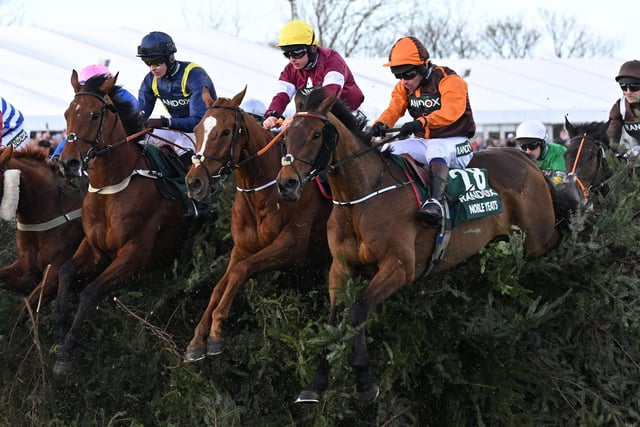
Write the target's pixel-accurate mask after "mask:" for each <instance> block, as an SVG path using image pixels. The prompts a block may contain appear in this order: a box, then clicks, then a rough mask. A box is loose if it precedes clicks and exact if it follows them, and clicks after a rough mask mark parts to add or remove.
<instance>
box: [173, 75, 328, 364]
mask: <svg viewBox="0 0 640 427" xmlns="http://www.w3.org/2000/svg"><path fill="white" fill-rule="evenodd" d="M245 92H246V87H245V88H244V90H242V91H241V92H240V93H238V94H236V95H235V96H234V97H233V98H231V99H228V98H218V99H217V100H215V101H214V100H213V99H212V98H211V96H210V95H209V92H208V91H206V90H205V91H203V92H202V97H203V100H204V102H205V104H206V105H207V111H206V113H205V115H204V116H203V117H202V120H201V121H200V123H199V124H198V125H197V126H196V128H195V134H196V146H197V149H196V154H195V156H194V160H193V166H192V167H191V170H190V171H189V173H188V174H187V177H186V181H187V187H188V195H189V196H190V197H192V198H194V199H196V200H204V199H206V198H207V197H209V195H210V194H212V193H214V192H215V191H216V189H217V188H218V186H219V185H220V183H221V182H222V181H224V180H226V179H227V178H228V177H229V176H230V175H231V174H232V173H233V175H234V177H235V184H236V196H235V200H234V203H233V206H232V209H231V236H232V237H233V249H232V250H231V255H230V256H229V264H228V265H227V269H226V271H225V273H224V275H223V276H222V278H221V279H220V280H219V281H218V283H217V284H216V285H215V286H214V288H213V291H212V293H211V297H210V299H209V304H208V305H207V308H206V310H205V311H204V314H203V315H202V318H201V319H200V322H199V323H198V325H197V326H196V328H195V331H194V336H193V339H192V340H191V342H190V343H189V345H188V347H187V350H186V353H185V360H187V361H196V360H200V359H203V358H204V357H205V356H206V355H209V356H213V355H217V354H219V353H221V352H222V351H223V338H222V322H223V321H224V320H225V319H227V318H228V317H229V310H230V308H231V304H232V302H233V298H234V296H235V295H236V293H237V292H238V290H239V289H240V287H241V286H242V285H243V284H244V283H245V282H246V281H247V280H248V279H249V278H250V277H251V276H253V275H254V274H257V273H262V272H267V271H272V270H284V269H287V270H288V269H293V268H300V267H303V266H319V267H326V266H327V265H328V258H329V249H328V247H327V231H326V224H327V218H328V217H329V212H330V211H331V202H330V200H328V199H327V198H326V197H323V195H322V194H320V190H319V189H318V186H316V185H314V186H313V188H310V189H309V191H307V192H305V194H304V195H303V196H302V197H301V199H300V201H299V203H287V204H282V203H281V202H280V196H279V194H278V190H277V187H276V182H275V178H276V175H277V174H278V171H279V169H280V159H279V155H280V152H279V150H278V149H277V148H278V147H277V146H274V145H273V143H272V144H271V145H269V143H270V142H271V141H272V139H273V138H274V136H273V134H272V133H271V132H270V131H268V130H266V129H264V128H263V127H262V126H260V124H258V123H257V121H256V120H255V119H254V118H253V117H252V116H251V115H250V114H249V113H247V112H245V111H243V110H242V109H240V108H239V105H240V103H241V102H242V99H243V97H244V95H245ZM274 142H275V141H274Z"/></svg>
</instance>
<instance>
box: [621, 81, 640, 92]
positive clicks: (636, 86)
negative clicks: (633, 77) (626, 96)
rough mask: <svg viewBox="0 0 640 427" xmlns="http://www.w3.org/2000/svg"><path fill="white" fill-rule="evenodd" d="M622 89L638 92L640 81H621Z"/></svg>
mask: <svg viewBox="0 0 640 427" xmlns="http://www.w3.org/2000/svg"><path fill="white" fill-rule="evenodd" d="M620 89H622V91H623V92H626V91H627V89H629V90H630V91H631V92H637V91H639V90H640V83H620Z"/></svg>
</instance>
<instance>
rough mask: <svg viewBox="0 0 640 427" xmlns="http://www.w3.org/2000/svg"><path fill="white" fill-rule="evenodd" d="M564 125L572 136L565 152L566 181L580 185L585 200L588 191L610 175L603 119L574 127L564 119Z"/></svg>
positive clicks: (583, 200) (598, 185) (601, 183)
mask: <svg viewBox="0 0 640 427" xmlns="http://www.w3.org/2000/svg"><path fill="white" fill-rule="evenodd" d="M565 127H566V128H567V132H568V133H569V136H571V139H570V140H569V144H568V145H567V151H566V152H565V154H564V160H565V165H566V169H567V178H566V180H565V182H566V183H567V184H569V185H575V186H577V187H579V189H580V192H581V194H582V196H583V197H582V202H583V203H584V202H585V201H586V198H587V196H588V195H589V191H590V190H591V189H594V188H598V187H600V186H602V185H603V183H604V181H605V180H606V179H607V178H608V177H609V176H610V175H611V173H610V171H609V168H608V166H607V159H606V155H605V150H606V142H605V141H606V136H605V134H606V122H593V123H586V124H582V125H579V126H574V125H572V124H571V123H569V121H568V120H566V123H565ZM603 129H604V130H603Z"/></svg>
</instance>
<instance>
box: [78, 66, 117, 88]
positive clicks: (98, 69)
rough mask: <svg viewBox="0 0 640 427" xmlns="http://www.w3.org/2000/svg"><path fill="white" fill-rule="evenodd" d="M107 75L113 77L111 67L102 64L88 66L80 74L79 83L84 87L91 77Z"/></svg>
mask: <svg viewBox="0 0 640 427" xmlns="http://www.w3.org/2000/svg"><path fill="white" fill-rule="evenodd" d="M100 75H105V76H108V77H111V71H109V67H107V66H106V65H101V64H94V65H87V66H86V67H84V68H83V69H82V70H80V73H79V74H78V82H79V83H80V84H81V85H83V84H85V83H86V82H87V80H89V79H90V78H91V77H95V76H100Z"/></svg>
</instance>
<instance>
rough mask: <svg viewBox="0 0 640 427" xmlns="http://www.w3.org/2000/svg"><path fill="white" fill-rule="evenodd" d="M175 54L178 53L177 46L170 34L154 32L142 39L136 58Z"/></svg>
mask: <svg viewBox="0 0 640 427" xmlns="http://www.w3.org/2000/svg"><path fill="white" fill-rule="evenodd" d="M175 52H177V49H176V45H175V43H174V42H173V39H172V38H171V36H169V34H167V33H163V32H161V31H152V32H150V33H149V34H147V35H146V36H144V37H143V38H142V42H140V46H138V55H136V56H138V57H144V56H169V55H171V54H172V53H175Z"/></svg>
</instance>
